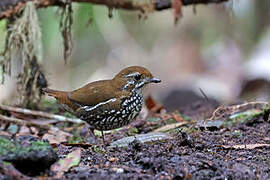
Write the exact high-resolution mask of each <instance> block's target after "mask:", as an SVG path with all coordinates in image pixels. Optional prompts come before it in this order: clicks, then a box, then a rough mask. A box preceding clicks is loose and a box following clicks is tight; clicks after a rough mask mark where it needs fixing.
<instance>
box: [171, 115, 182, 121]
mask: <svg viewBox="0 0 270 180" xmlns="http://www.w3.org/2000/svg"><path fill="white" fill-rule="evenodd" d="M172 117H173V119H175V120H176V121H178V122H183V121H185V120H184V119H183V118H182V117H181V116H180V115H178V114H172Z"/></svg>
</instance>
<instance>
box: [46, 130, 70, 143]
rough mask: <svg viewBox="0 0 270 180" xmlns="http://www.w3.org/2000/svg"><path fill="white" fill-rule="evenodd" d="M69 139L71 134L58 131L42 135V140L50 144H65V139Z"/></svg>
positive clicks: (50, 131)
mask: <svg viewBox="0 0 270 180" xmlns="http://www.w3.org/2000/svg"><path fill="white" fill-rule="evenodd" d="M69 137H72V134H70V133H67V132H64V131H61V130H59V129H55V130H52V129H50V130H49V131H48V132H47V133H46V134H44V135H43V137H42V139H43V140H45V139H47V140H48V141H49V143H50V144H60V143H62V142H66V141H67V138H69Z"/></svg>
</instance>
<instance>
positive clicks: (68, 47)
mask: <svg viewBox="0 0 270 180" xmlns="http://www.w3.org/2000/svg"><path fill="white" fill-rule="evenodd" d="M65 1H66V2H65V3H66V4H65V6H64V7H63V9H62V14H61V19H60V31H61V34H62V37H63V43H64V60H65V63H66V61H67V60H68V59H69V58H70V56H71V51H72V34H71V26H72V23H73V21H72V5H71V1H69V0H65Z"/></svg>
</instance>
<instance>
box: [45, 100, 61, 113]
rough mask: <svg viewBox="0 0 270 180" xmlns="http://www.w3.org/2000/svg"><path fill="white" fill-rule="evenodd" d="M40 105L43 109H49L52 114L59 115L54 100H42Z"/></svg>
mask: <svg viewBox="0 0 270 180" xmlns="http://www.w3.org/2000/svg"><path fill="white" fill-rule="evenodd" d="M41 105H42V107H43V108H45V109H49V110H50V111H51V112H52V113H59V108H58V105H57V103H56V100H49V99H42V101H41Z"/></svg>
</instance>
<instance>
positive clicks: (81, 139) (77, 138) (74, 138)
mask: <svg viewBox="0 0 270 180" xmlns="http://www.w3.org/2000/svg"><path fill="white" fill-rule="evenodd" d="M82 142H87V138H84V137H82V136H79V135H76V134H75V135H73V136H72V137H71V138H70V139H69V140H68V143H82Z"/></svg>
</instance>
